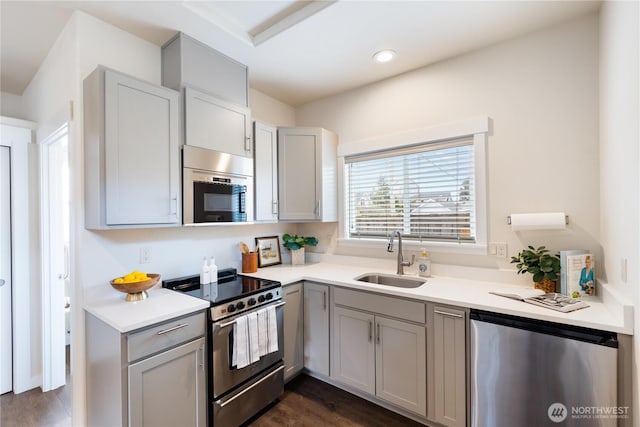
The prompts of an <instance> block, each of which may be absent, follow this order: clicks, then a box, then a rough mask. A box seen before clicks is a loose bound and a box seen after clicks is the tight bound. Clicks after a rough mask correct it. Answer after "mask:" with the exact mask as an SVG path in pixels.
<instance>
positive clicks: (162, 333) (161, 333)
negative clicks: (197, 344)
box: [158, 323, 189, 335]
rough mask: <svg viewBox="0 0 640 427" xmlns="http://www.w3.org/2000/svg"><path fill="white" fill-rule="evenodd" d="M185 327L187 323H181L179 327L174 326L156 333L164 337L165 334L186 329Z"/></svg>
mask: <svg viewBox="0 0 640 427" xmlns="http://www.w3.org/2000/svg"><path fill="white" fill-rule="evenodd" d="M187 326H189V324H188V323H181V324H180V325H176V326H174V327H173V328H169V329H165V330H163V331H160V332H158V335H164V334H166V333H169V332H173V331H176V330H178V329H182V328H184V327H187Z"/></svg>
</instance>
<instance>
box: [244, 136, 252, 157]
mask: <svg viewBox="0 0 640 427" xmlns="http://www.w3.org/2000/svg"><path fill="white" fill-rule="evenodd" d="M244 151H246V152H247V153H250V152H251V137H250V136H247V137H245V139H244Z"/></svg>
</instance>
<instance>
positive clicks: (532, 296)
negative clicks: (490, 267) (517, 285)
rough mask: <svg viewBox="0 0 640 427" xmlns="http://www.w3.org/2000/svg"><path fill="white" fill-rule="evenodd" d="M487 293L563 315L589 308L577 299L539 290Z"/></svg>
mask: <svg viewBox="0 0 640 427" xmlns="http://www.w3.org/2000/svg"><path fill="white" fill-rule="evenodd" d="M489 293H490V294H494V295H499V296H501V297H506V298H511V299H515V300H518V301H524V302H526V303H529V304H533V305H537V306H540V307H545V308H549V309H551V310H555V311H561V312H563V313H568V312H570V311H574V310H579V309H581V308H585V307H589V304H587V303H586V302H584V301H581V300H579V299H575V298H571V297H568V296H566V295H562V294H557V293H548V294H547V293H545V292H544V291H543V290H541V289H522V290H520V289H518V290H513V291H512V290H509V291H506V292H489Z"/></svg>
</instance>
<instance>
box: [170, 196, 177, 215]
mask: <svg viewBox="0 0 640 427" xmlns="http://www.w3.org/2000/svg"><path fill="white" fill-rule="evenodd" d="M177 213H178V198H177V197H172V198H171V215H176V214H177Z"/></svg>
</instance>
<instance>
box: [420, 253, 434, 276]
mask: <svg viewBox="0 0 640 427" xmlns="http://www.w3.org/2000/svg"><path fill="white" fill-rule="evenodd" d="M418 275H419V276H421V277H431V259H429V254H428V253H427V249H426V248H422V253H421V254H420V258H418Z"/></svg>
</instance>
